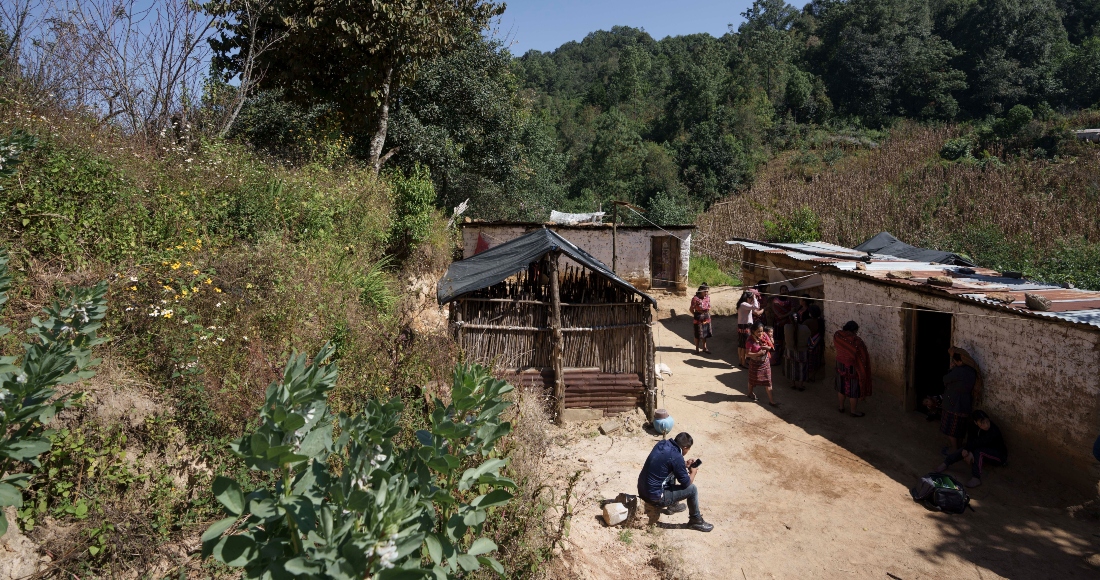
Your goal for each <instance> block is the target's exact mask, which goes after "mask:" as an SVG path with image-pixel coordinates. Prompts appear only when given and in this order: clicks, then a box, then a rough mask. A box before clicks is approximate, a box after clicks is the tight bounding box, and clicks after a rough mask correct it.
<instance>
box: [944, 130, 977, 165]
mask: <svg viewBox="0 0 1100 580" xmlns="http://www.w3.org/2000/svg"><path fill="white" fill-rule="evenodd" d="M973 149H974V140H973V139H972V138H971V137H970V136H969V135H964V136H962V137H955V138H954V139H948V140H947V141H945V142H944V144H943V148H942V149H940V157H942V158H944V159H946V160H948V161H958V160H960V159H963V158H964V157H971V156H973Z"/></svg>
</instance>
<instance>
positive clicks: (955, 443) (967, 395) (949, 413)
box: [940, 350, 979, 455]
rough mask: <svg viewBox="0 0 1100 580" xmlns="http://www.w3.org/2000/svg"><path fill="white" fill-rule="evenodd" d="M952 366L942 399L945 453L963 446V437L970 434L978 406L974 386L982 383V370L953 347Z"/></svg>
mask: <svg viewBox="0 0 1100 580" xmlns="http://www.w3.org/2000/svg"><path fill="white" fill-rule="evenodd" d="M950 356H951V370H950V371H948V373H947V374H946V375H944V376H943V400H942V401H941V407H940V410H941V416H940V433H943V434H944V435H946V436H947V447H945V448H944V452H943V453H944V455H950V454H952V453H955V452H957V451H958V450H959V439H961V438H962V437H963V435H966V429H967V425H968V424H969V423H970V421H969V420H968V419H967V418H968V417H969V416H970V411H971V410H972V409H973V408H974V389H975V385H977V383H978V377H979V375H978V371H977V369H975V368H974V367H972V366H970V365H968V364H966V362H965V360H964V357H963V356H962V354H961V353H959V352H956V351H955V350H952V351H951V352H950Z"/></svg>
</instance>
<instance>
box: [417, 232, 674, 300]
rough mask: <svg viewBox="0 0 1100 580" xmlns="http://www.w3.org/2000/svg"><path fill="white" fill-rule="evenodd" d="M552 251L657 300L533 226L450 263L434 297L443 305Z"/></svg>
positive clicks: (624, 286) (484, 286) (557, 238)
mask: <svg viewBox="0 0 1100 580" xmlns="http://www.w3.org/2000/svg"><path fill="white" fill-rule="evenodd" d="M554 251H560V252H561V253H562V254H565V255H566V256H568V257H570V258H571V259H572V260H573V261H574V262H576V263H578V264H580V265H582V266H584V267H585V268H588V269H589V270H592V271H593V272H596V273H598V274H600V275H601V276H604V277H606V278H608V279H610V280H611V281H612V282H614V283H615V284H617V285H619V286H621V287H623V289H625V290H628V291H630V292H633V293H635V294H637V295H639V296H641V297H642V299H644V300H645V301H646V302H649V303H650V304H652V305H654V306H656V305H657V301H656V300H654V299H653V298H652V297H651V296H649V295H648V294H646V293H644V292H642V291H641V290H638V289H637V288H635V287H634V286H632V285H631V284H630V283H629V282H627V281H626V280H623V279H622V278H619V277H618V276H616V275H615V274H614V273H612V272H611V269H610V268H608V267H607V266H605V265H604V264H603V262H600V261H599V260H597V259H596V258H593V257H592V256H591V255H590V254H589V253H588V252H585V251H584V250H582V249H580V248H578V247H577V246H576V245H574V244H573V242H570V241H569V240H567V239H565V238H563V237H561V236H560V235H558V234H557V233H555V232H552V231H550V230H548V229H541V230H535V231H533V232H530V233H528V234H525V235H523V236H520V237H518V238H516V239H514V240H511V241H509V242H505V243H503V244H501V245H499V246H496V247H494V248H490V249H488V250H485V251H484V252H482V253H480V254H477V255H476V256H471V257H469V258H466V259H465V260H460V261H458V262H454V263H452V264H451V265H450V267H449V268H447V273H446V274H444V275H443V278H441V279H440V280H439V285H438V287H437V288H436V298H437V299H438V300H439V304H440V305H443V304H446V303H448V302H451V301H452V300H454V299H456V298H458V297H459V296H462V295H463V294H465V293H467V292H473V291H474V290H480V289H482V288H488V287H489V286H492V285H493V284H496V283H498V282H503V281H504V280H507V279H508V278H509V277H511V276H514V275H515V274H518V273H519V272H522V271H524V270H526V269H527V267H528V266H529V265H530V264H531V262H535V261H537V260H539V259H540V258H542V256H543V255H545V254H546V253H547V252H554Z"/></svg>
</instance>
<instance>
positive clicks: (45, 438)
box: [0, 140, 107, 535]
mask: <svg viewBox="0 0 1100 580" xmlns="http://www.w3.org/2000/svg"><path fill="white" fill-rule="evenodd" d="M2 147H4V142H3V141H2V140H0V148H2ZM10 288H11V276H10V275H9V274H8V255H7V252H3V251H0V308H2V307H3V306H4V304H5V303H6V302H7V299H8V296H7V292H8V290H9V289H10ZM106 293H107V285H106V283H101V284H99V285H97V286H95V287H92V288H71V289H66V290H63V291H62V292H61V294H60V296H59V297H58V299H57V300H55V301H54V302H53V303H52V304H50V306H48V307H46V308H44V309H43V317H37V316H36V317H34V318H32V319H31V327H30V328H29V329H28V330H27V334H28V335H30V336H31V337H32V341H31V342H28V343H23V360H22V361H20V360H19V358H18V357H15V356H0V508H2V507H6V506H15V507H20V506H21V505H22V504H23V497H22V490H23V489H26V487H27V485H28V483H29V481H30V475H29V474H25V473H15V474H9V473H8V471H9V470H10V469H12V468H13V467H14V466H15V464H16V463H20V462H22V463H29V464H31V465H34V466H38V465H39V463H38V456H39V455H42V454H43V453H45V452H47V451H49V450H50V446H51V442H50V439H49V435H50V433H51V432H50V431H47V430H46V429H45V427H44V425H46V424H47V423H49V422H50V421H51V420H52V419H53V418H54V416H56V415H57V413H58V411H60V410H62V409H65V408H68V407H69V406H70V405H71V404H72V401H71V398H70V396H69V395H64V396H60V397H58V396H57V391H56V390H55V387H56V386H57V385H64V384H69V383H75V382H77V381H79V380H81V379H86V378H88V377H91V376H92V375H94V374H95V373H94V371H92V370H91V369H92V368H93V367H95V366H96V365H97V364H99V360H97V359H93V358H92V347H93V346H96V345H98V344H100V343H102V342H103V339H101V338H98V337H97V336H96V331H97V330H98V329H99V327H100V325H102V323H103V317H104V315H105V314H106V312H107V299H106V297H105V296H106ZM8 331H9V329H7V328H4V327H0V336H3V335H4V334H7V333H8ZM7 526H8V524H7V521H6V520H5V519H4V515H3V512H2V511H0V535H3V534H4V533H5V532H6V531H7Z"/></svg>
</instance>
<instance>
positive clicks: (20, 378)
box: [0, 372, 27, 401]
mask: <svg viewBox="0 0 1100 580" xmlns="http://www.w3.org/2000/svg"><path fill="white" fill-rule="evenodd" d="M15 382H17V383H19V384H21V385H25V384H27V373H22V372H21V373H19V374H17V375H15ZM6 394H7V391H5V390H4V389H0V401H3V400H4V396H5V395H6Z"/></svg>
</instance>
